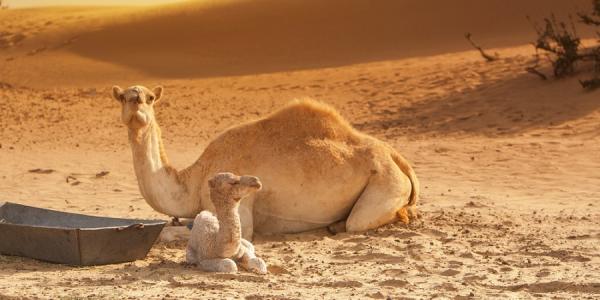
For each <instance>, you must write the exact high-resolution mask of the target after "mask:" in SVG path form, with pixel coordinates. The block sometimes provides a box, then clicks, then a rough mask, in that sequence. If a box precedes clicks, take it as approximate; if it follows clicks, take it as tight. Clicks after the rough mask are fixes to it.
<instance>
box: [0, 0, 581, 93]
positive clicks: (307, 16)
mask: <svg viewBox="0 0 600 300" xmlns="http://www.w3.org/2000/svg"><path fill="white" fill-rule="evenodd" d="M588 6H589V1H588V0H573V1H546V0H529V1H512V2H511V3H507V2H506V1H502V0H487V1H477V0H457V1H437V0H425V1H404V0H402V1H397V0H382V1H375V2H373V1H368V0H331V1H320V0H289V1H279V0H252V1H251V0H243V1H240V0H228V1H200V2H198V3H195V2H192V3H190V4H185V5H172V6H168V7H161V8H149V9H148V8H146V9H143V8H133V9H126V8H121V9H118V8H102V9H100V8H95V9H93V10H85V9H81V8H54V9H51V10H35V9H34V10H25V11H19V10H15V11H10V10H9V11H3V12H0V13H2V16H3V17H2V18H0V23H1V24H0V25H2V26H1V27H0V28H8V29H6V31H7V32H12V33H15V32H18V34H24V35H25V40H23V41H21V42H20V44H21V45H22V47H21V48H22V49H20V50H16V52H15V53H11V54H12V56H11V58H14V60H12V61H11V62H10V65H11V67H8V66H7V67H6V69H5V68H3V67H2V68H0V75H2V76H4V75H5V74H7V73H8V74H7V75H8V77H11V78H13V80H17V81H18V82H13V83H22V84H25V85H35V86H40V85H44V84H45V85H46V86H48V85H64V84H68V85H73V84H79V85H83V84H90V83H91V82H96V83H107V82H108V80H107V79H108V78H110V79H112V80H116V81H126V80H132V81H135V80H137V78H140V77H141V76H142V75H144V76H146V77H148V76H149V77H151V78H174V77H176V78H190V77H194V78H195V77H210V76H223V75H243V74H256V73H265V72H277V71H287V70H296V69H311V68H316V67H328V66H340V65H347V64H352V63H361V62H369V61H382V60H388V59H399V58H406V57H414V56H427V55H433V54H441V53H448V52H453V51H461V50H466V49H469V47H470V45H469V44H468V43H467V42H466V41H465V39H464V37H463V35H464V33H465V32H471V33H473V35H474V38H475V39H476V40H477V41H478V42H480V43H481V44H483V45H485V46H487V47H499V46H508V45H519V44H524V43H528V42H530V41H532V40H533V38H534V31H533V29H532V26H531V24H529V23H528V21H527V20H526V18H525V16H526V15H530V16H531V17H532V18H533V19H534V20H537V19H540V18H542V17H544V16H547V15H548V14H549V13H550V12H555V13H557V14H558V16H564V15H566V14H567V13H575V12H577V11H578V9H584V8H587V7H588ZM26 19H29V20H26ZM9 26H10V27H9ZM40 32H44V33H46V34H42V35H40V34H38V33H40ZM584 33H585V32H584ZM11 38H12V37H11ZM19 51H20V52H25V53H26V54H27V56H35V57H27V59H26V62H25V61H23V58H21V55H19ZM50 66H51V67H50ZM15 69H19V70H20V71H18V72H16V71H14V70H15Z"/></svg>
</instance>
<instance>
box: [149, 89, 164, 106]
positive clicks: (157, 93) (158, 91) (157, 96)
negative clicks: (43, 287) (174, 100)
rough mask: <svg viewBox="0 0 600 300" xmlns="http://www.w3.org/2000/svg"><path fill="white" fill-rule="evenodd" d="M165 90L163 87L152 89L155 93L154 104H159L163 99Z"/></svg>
mask: <svg viewBox="0 0 600 300" xmlns="http://www.w3.org/2000/svg"><path fill="white" fill-rule="evenodd" d="M164 90H165V89H164V88H163V87H162V85H159V86H157V87H155V88H154V89H152V93H154V103H156V102H158V100H160V98H162V96H163V94H164V93H163V92H164Z"/></svg>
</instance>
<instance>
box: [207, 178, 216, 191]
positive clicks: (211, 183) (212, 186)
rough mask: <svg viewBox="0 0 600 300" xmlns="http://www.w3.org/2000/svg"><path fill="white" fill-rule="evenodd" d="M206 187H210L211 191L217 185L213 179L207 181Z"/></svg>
mask: <svg viewBox="0 0 600 300" xmlns="http://www.w3.org/2000/svg"><path fill="white" fill-rule="evenodd" d="M208 187H210V188H211V189H214V188H216V187H217V183H216V182H215V180H214V179H209V180H208Z"/></svg>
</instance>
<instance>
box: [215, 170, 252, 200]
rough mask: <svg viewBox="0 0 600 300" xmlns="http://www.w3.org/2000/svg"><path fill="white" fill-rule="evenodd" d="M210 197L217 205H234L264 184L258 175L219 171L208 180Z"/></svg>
mask: <svg viewBox="0 0 600 300" xmlns="http://www.w3.org/2000/svg"><path fill="white" fill-rule="evenodd" d="M208 186H209V187H210V197H211V200H212V201H213V204H214V205H215V207H234V206H237V205H238V204H239V202H240V200H241V199H243V198H244V197H246V196H248V195H250V194H252V193H254V192H257V191H259V190H260V189H261V188H262V184H261V182H260V180H259V179H258V177H254V176H237V175H235V174H233V173H219V174H217V175H215V176H214V177H213V178H212V179H210V180H209V181H208Z"/></svg>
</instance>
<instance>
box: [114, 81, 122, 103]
mask: <svg viewBox="0 0 600 300" xmlns="http://www.w3.org/2000/svg"><path fill="white" fill-rule="evenodd" d="M112 96H113V98H115V100H117V101H119V102H121V103H123V102H124V101H125V96H124V95H123V89H122V88H121V87H120V86H118V85H115V86H113V87H112Z"/></svg>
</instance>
